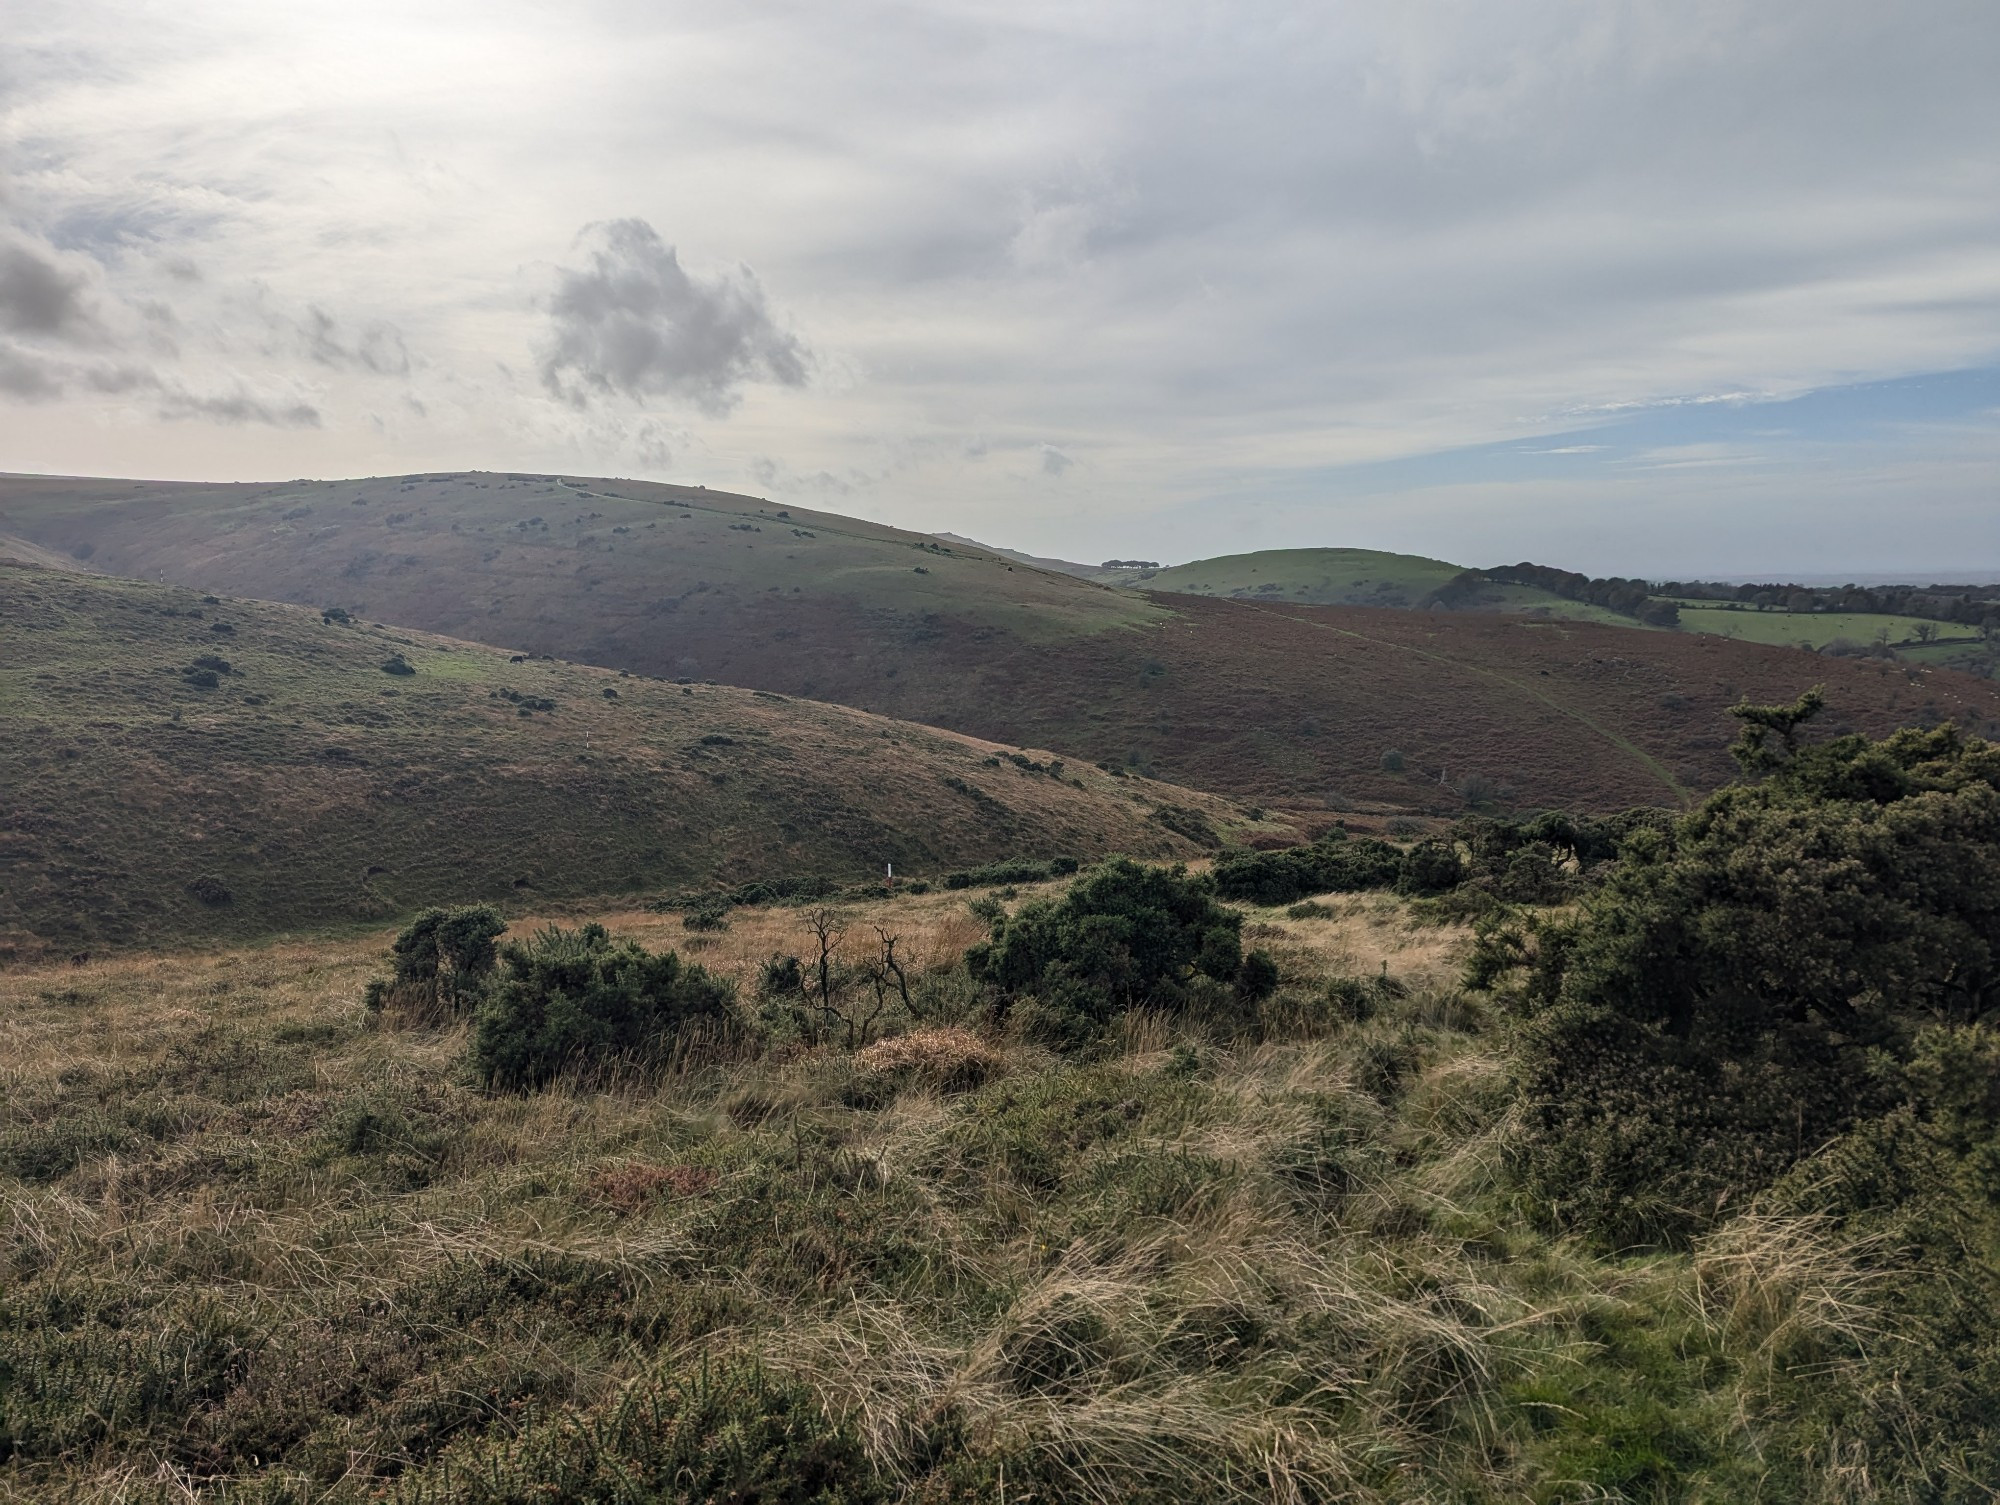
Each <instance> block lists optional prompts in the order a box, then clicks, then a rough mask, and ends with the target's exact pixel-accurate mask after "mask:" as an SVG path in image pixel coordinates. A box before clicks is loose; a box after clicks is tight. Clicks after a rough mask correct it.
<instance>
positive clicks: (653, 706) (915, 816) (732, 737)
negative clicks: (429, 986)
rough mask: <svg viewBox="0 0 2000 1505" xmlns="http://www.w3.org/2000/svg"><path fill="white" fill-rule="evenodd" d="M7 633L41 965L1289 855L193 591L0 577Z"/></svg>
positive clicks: (1180, 800)
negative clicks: (455, 908)
mask: <svg viewBox="0 0 2000 1505" xmlns="http://www.w3.org/2000/svg"><path fill="white" fill-rule="evenodd" d="M0 637H4V639H5V641H6V644H7V653H6V657H5V660H4V662H0V790H4V799H5V808H4V813H5V821H4V827H0V943H4V944H5V945H6V946H7V947H8V949H10V950H14V951H20V950H23V949H27V950H34V949H43V948H48V949H54V950H56V951H58V952H59V953H60V954H68V953H70V952H74V951H80V950H89V949H91V948H93V947H100V946H103V945H107V944H122V945H131V944H145V943H167V942H179V943H193V942H196V941H200V940H206V939H213V938H222V937H232V936H234V937H241V936H247V935H258V934H267V933H270V932H272V931H274V930H287V929H296V928H300V927H317V926H325V925H329V924H365V923H369V922H377V923H379V922H380V921H382V920H384V919H386V918H388V917H390V916H393V915H396V914H399V913H404V912H407V911H408V910H409V909H411V908H414V907H416V906H419V905H422V904H425V903H433V902H438V901H440V900H444V899H453V898H459V899H470V898H487V899H498V900H503V901H506V902H509V903H516V902H536V903H546V902H548V901H549V900H552V899H557V898H574V897H579V896H584V895H599V894H604V893H618V892H644V891H657V890H659V889H661V888H679V887H683V886H690V885H698V884H702V883H706V882H708V881H710V880H711V879H723V880H726V881H729V882H742V881H745V880H748V879H750V878H754V877H759V876H763V875H766V874H769V873H773V872H780V871H782V872H784V873H788V874H792V875H799V874H818V875H825V876H828V877H830V878H838V879H841V880H843V881H849V882H853V881H860V880H865V879H868V878H869V877H871V876H872V875H879V874H880V873H881V872H882V867H883V864H884V863H886V862H894V863H895V864H896V865H897V868H898V870H899V871H902V872H904V873H906V874H907V875H908V876H909V877H912V878H915V877H918V876H921V875H923V874H925V873H931V874H936V873H940V872H943V871H945V870H947V869H951V868H957V867H961V866H965V865H968V864H972V863H977V862H979V861H983V860H986V859H989V858H993V857H1001V856H1022V855H1027V856H1044V857H1046V856H1055V855H1064V854H1068V855H1075V856H1079V857H1083V858H1093V857H1096V856H1100V855H1103V854H1104V853H1107V852H1112V851H1123V852H1130V853H1133V854H1135V855H1154V856H1168V855H1191V854H1195V853H1198V852H1199V851H1200V850H1202V847H1201V844H1200V843H1199V842H1197V841H1191V840H1189V839H1188V837H1186V836H1185V835H1183V834H1181V830H1191V831H1201V830H1203V829H1205V824H1204V823H1214V824H1213V827H1212V829H1214V830H1216V831H1222V830H1229V829H1234V828H1236V827H1239V826H1240V827H1242V828H1243V829H1245V830H1250V829H1260V828H1269V829H1277V828H1276V827H1274V826H1270V825H1269V823H1268V822H1267V823H1265V825H1264V827H1258V826H1256V825H1255V823H1250V824H1246V823H1245V817H1244V816H1243V814H1242V812H1241V811H1240V810H1239V809H1238V808H1237V807H1236V806H1235V805H1233V804H1232V803H1230V802H1228V801H1224V800H1217V799H1214V798H1211V797H1209V796H1205V795H1198V794H1195V793H1192V792H1190V791H1182V790H1176V789H1172V788H1171V787H1169V786H1164V785H1157V784H1153V783H1150V782H1149V781H1147V780H1144V779H1141V778H1136V777H1135V778H1112V777H1110V776H1108V775H1106V774H1105V773H1103V772H1102V771H1100V770H1098V769H1096V768H1092V767H1090V766H1089V765H1088V764H1078V765H1075V766H1064V767H1057V766H1055V765H1056V763H1057V761H1058V760H1056V758H1055V755H1053V754H1048V753H1040V754H1037V755H1035V756H1033V757H1030V756H1029V755H1027V754H1025V753H1021V752H1019V751H1017V750H1016V749H1013V748H1007V747H1001V746H998V745H994V744H989V743H985V742H980V741H977V740H975V739H972V738H968V737H964V736H959V735H954V734H952V733H949V732H943V731H939V730H936V729H934V728H928V727H918V726H911V725H908V724H905V723H899V722H895V721H890V720H886V719H884V718H881V717H877V716H871V715H868V714H867V713H865V712H860V711H852V710H848V709H846V708H843V707H837V706H828V705H822V704H818V703H814V702H809V701H801V700H793V699H789V698H786V697H781V696H778V695H775V694H772V693H770V692H761V693H760V692H753V691H750V690H744V689H737V688H729V687H721V686H715V685H707V684H696V683H688V684H675V683H670V682H666V681H662V680H656V679H646V678H642V677H639V676H631V675H624V674H620V673H618V672H617V671H615V670H606V669H592V668H582V667H578V666H575V665H571V664H565V663H557V662H553V661H547V660H540V659H522V658H521V656H520V655H512V654H509V653H507V652H506V651H504V650H501V649H494V648H489V647H485V646H482V645H478V644H472V643H465V642H460V641H456V640H452V639H447V638H441V637H435V636H431V635H429V634H424V633H417V632H409V631H404V630H400V629H392V628H385V627H379V626H372V625H369V624H366V623H364V622H360V621H350V622H340V621H330V620H327V619H325V618H323V617H322V616H321V614H320V613H318V612H316V611H309V610H305V609H302V608H299V607H294V606H282V605H273V604H269V603H263V602H245V601H234V600H220V599H217V598H213V597H206V598H205V597H203V596H201V595H198V594H197V593H195V592H192V591H188V590H184V589H180V588H177V587H173V586H160V585H149V584H144V583H141V582H135V581H127V580H118V579H112V578H109V577H104V576H84V575H76V574H66V573H58V572H55V571H51V570H43V569H38V568H32V567H25V566H19V565H6V564H0ZM517 659H520V660H521V661H518V662H517V661H516V660H517ZM398 666H400V668H398ZM392 671H393V672H392ZM1163 808H1168V809H1172V810H1180V811H1186V812H1192V815H1191V816H1189V817H1179V816H1169V817H1168V819H1169V820H1170V821H1173V822H1174V824H1175V825H1178V826H1179V827H1180V828H1181V830H1177V829H1174V827H1173V826H1170V825H1168V824H1162V822H1161V819H1160V818H1159V817H1158V816H1157V815H1156V814H1155V813H1154V812H1157V811H1159V810H1161V809H1163ZM1210 839H1213V838H1212V837H1211V838H1210Z"/></svg>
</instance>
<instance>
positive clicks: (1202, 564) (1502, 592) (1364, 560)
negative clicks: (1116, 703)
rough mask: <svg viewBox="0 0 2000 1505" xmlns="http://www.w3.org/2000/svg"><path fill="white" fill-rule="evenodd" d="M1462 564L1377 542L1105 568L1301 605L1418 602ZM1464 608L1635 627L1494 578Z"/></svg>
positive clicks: (1149, 582) (1178, 588) (1108, 574)
mask: <svg viewBox="0 0 2000 1505" xmlns="http://www.w3.org/2000/svg"><path fill="white" fill-rule="evenodd" d="M1464 568H1465V567H1464V566H1463V565H1457V564H1451V563H1449V562H1447V561H1445V560H1442V559H1427V558H1425V557H1424V556H1422V555H1420V554H1387V553H1383V552H1381V551H1379V550H1376V549H1263V550H1260V551H1258V552H1257V553H1254V554H1224V555H1219V556H1217V557H1216V558H1214V559H1197V560H1195V561H1193V562H1192V563H1190V564H1179V565H1173V566H1170V567H1169V568H1167V569H1162V570H1100V571H1098V572H1097V573H1096V575H1095V578H1096V579H1099V580H1102V581H1105V582H1106V583H1107V584H1114V585H1125V586H1131V587H1134V588H1136V589H1140V590H1148V591H1173V592H1181V593H1186V594H1188V595H1195V596H1235V597H1245V598H1249V599H1252V600H1259V601H1282V602H1288V603H1290V604H1293V605H1299V606H1383V607H1414V606H1420V605H1422V604H1423V603H1424V601H1425V598H1426V597H1428V596H1429V595H1430V594H1431V593H1432V592H1433V591H1436V590H1438V589H1439V588H1440V587H1442V586H1444V585H1447V584H1449V583H1450V582H1451V581H1452V580H1454V579H1456V578H1457V577H1458V576H1459V575H1460V574H1462V573H1463V572H1464ZM1456 609H1458V610H1461V611H1468V610H1469V611H1501V612H1520V613H1532V614H1535V615H1537V616H1547V617H1558V618H1561V619H1563V620H1565V621H1575V622H1603V623H1605V624H1607V625H1609V626H1614V627H1629V626H1631V625H1633V624H1632V621H1631V619H1630V618H1629V617H1621V616H1618V615H1617V614H1615V613H1613V612H1608V611H1605V610H1603V609H1601V608H1599V607H1595V606H1589V605H1586V604H1584V603H1582V602H1579V601H1568V600H1565V599H1564V598H1563V597H1561V596H1558V595H1556V594H1554V593H1553V592H1551V591H1545V590H1537V589H1535V588H1534V587H1532V586H1523V585H1492V586H1489V587H1487V588H1486V589H1485V590H1482V591H1480V592H1479V593H1478V594H1477V595H1476V596H1475V597H1474V598H1472V599H1471V600H1469V601H1468V602H1466V603H1463V604H1461V605H1460V606H1458V607H1457V608H1456Z"/></svg>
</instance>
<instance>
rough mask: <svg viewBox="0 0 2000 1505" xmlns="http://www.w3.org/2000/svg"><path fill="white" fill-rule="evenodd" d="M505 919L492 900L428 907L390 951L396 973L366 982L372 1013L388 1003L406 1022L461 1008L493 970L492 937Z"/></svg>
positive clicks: (446, 1014)
mask: <svg viewBox="0 0 2000 1505" xmlns="http://www.w3.org/2000/svg"><path fill="white" fill-rule="evenodd" d="M506 929H507V922H506V921H505V920H503V919H501V918H500V912H499V911H498V910H496V909H494V908H493V906H492V905H490V904H462V905H458V906H457V907H455V908H451V909H436V908H434V909H426V910H424V911H423V912H422V913H420V914H419V915H418V916H417V917H416V918H415V919H414V920H412V921H410V923H409V924H408V925H406V926H405V927H404V928H403V931H402V933H401V934H400V935H398V936H397V937H396V939H395V941H394V943H393V944H392V945H391V946H390V948H389V952H390V956H391V958H392V959H393V960H394V963H395V968H396V975H395V977H394V978H393V979H391V980H389V981H381V980H377V981H375V982H372V983H370V984H369V985H368V991H367V993H366V995H365V996H364V1000H363V1001H364V1002H365V1003H366V1004H367V1007H368V1011H369V1012H370V1013H374V1014H379V1013H381V1012H383V1011H384V1010H385V1009H387V1008H389V1007H390V1005H392V1004H393V1005H394V1006H395V1007H396V1009H397V1010H398V1011H399V1012H400V1013H401V1014H402V1015H403V1016H404V1017H405V1018H406V1019H407V1020H409V1022H413V1023H415V1022H425V1023H436V1022H439V1021H441V1020H444V1019H450V1018H454V1017H456V1016H457V1015H459V1014H462V1013H464V1012H465V1011H466V1010H467V1009H468V1008H470V1007H471V1006H472V1005H473V1004H474V1003H475V1002H476V1001H477V1000H478V998H479V995H480V991H481V989H482V988H483V987H484V986H485V984H486V980H487V978H488V977H490V976H491V975H492V972H493V964H494V960H495V957H496V955H497V953H496V950H495V946H494V942H495V941H496V940H497V939H498V938H499V936H500V935H501V934H502V933H503V932H504V931H505V930H506Z"/></svg>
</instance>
